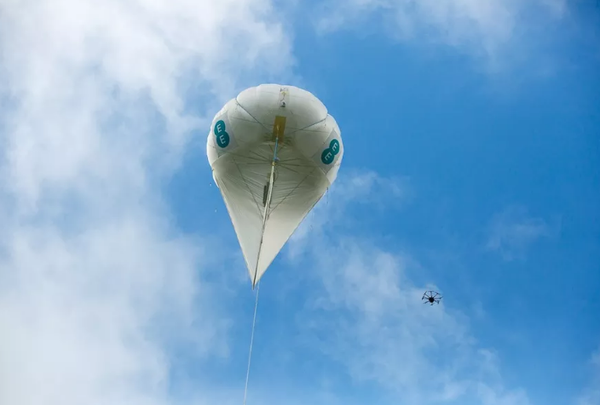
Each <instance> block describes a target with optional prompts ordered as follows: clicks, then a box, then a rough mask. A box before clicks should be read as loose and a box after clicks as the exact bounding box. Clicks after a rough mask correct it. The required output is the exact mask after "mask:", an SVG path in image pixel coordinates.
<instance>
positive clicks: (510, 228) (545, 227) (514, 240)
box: [486, 206, 558, 260]
mask: <svg viewBox="0 0 600 405" xmlns="http://www.w3.org/2000/svg"><path fill="white" fill-rule="evenodd" d="M557 230H558V228H557V226H556V225H551V224H549V223H548V222H546V221H545V220H544V219H542V218H536V217H532V216H530V215H529V214H528V212H527V210H526V209H525V208H524V207H521V206H511V207H508V208H506V209H505V210H503V211H502V212H500V213H497V214H495V215H494V217H493V218H492V219H491V221H490V224H489V226H488V238H487V242H486V249H488V250H489V251H493V252H497V253H499V254H500V255H501V256H502V257H503V258H504V259H505V260H515V259H520V258H523V257H524V255H525V253H526V251H527V248H529V247H530V246H531V245H532V244H533V243H534V242H535V241H536V240H538V239H540V238H544V237H550V236H553V235H555V234H556V232H557Z"/></svg>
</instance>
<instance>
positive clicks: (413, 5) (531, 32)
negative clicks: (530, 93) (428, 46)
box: [318, 0, 566, 70]
mask: <svg viewBox="0 0 600 405" xmlns="http://www.w3.org/2000/svg"><path fill="white" fill-rule="evenodd" d="M565 13H566V2H565V1H564V0H529V1H521V0H509V1H505V0H483V1H476V0H454V1H436V0H423V1H413V0H350V1H338V0H331V1H327V2H325V3H323V6H322V11H321V19H320V20H319V23H318V28H319V30H320V31H322V32H327V31H332V30H338V29H344V28H346V27H350V26H355V27H365V26H368V27H369V28H368V29H369V30H372V28H373V24H376V25H377V26H383V27H385V29H386V31H387V33H389V34H390V35H391V36H393V37H394V38H396V39H398V40H401V41H406V40H417V41H419V42H421V43H436V44H442V45H448V46H452V47H455V48H457V49H459V50H461V51H462V52H465V53H467V54H471V55H474V56H477V57H479V58H481V59H482V60H483V61H484V62H485V64H486V66H487V67H488V68H489V69H492V70H498V69H499V68H502V67H504V66H506V65H507V62H509V63H512V62H515V61H517V60H518V59H519V58H524V57H526V56H525V55H526V52H527V51H530V52H531V45H532V44H533V43H534V42H535V41H539V40H540V39H541V36H540V32H539V30H536V29H537V28H539V27H540V26H542V25H544V24H546V25H547V24H550V23H551V22H552V21H553V20H559V19H560V18H562V17H564V15H565ZM357 23H364V24H366V25H362V24H361V25H357ZM538 24H539V25H538ZM361 29H362V28H361ZM509 59H510V60H509ZM530 61H531V60H530Z"/></svg>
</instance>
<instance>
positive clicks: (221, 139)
mask: <svg viewBox="0 0 600 405" xmlns="http://www.w3.org/2000/svg"><path fill="white" fill-rule="evenodd" d="M213 133H214V134H215V137H216V141H217V145H219V147H221V148H226V147H227V145H229V141H230V139H229V134H228V133H227V131H226V128H225V121H223V120H219V121H217V122H216V123H215V129H214V130H213Z"/></svg>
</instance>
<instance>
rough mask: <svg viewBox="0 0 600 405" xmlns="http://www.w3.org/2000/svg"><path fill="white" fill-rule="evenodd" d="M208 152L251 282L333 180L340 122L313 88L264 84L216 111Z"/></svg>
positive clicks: (339, 148) (339, 152) (341, 150)
mask: <svg viewBox="0 0 600 405" xmlns="http://www.w3.org/2000/svg"><path fill="white" fill-rule="evenodd" d="M206 152H207V156H208V161H209V163H210V166H211V168H212V171H213V178H214V180H215V182H216V184H217V186H218V187H219V190H220V192H221V195H222V197H223V199H224V201H225V205H226V206H227V210H228V212H229V216H230V217H231V221H232V223H233V227H234V229H235V232H236V234H237V238H238V241H239V243H240V247H241V249H242V252H243V255H244V259H245V261H246V265H247V267H248V273H249V275H250V279H251V280H252V288H254V287H255V285H256V283H258V281H259V280H260V278H261V277H262V275H263V274H264V272H265V271H266V270H267V268H268V267H269V266H270V264H271V262H272V261H273V260H274V259H275V257H276V256H277V254H278V253H279V251H280V250H281V249H282V248H283V246H284V245H285V243H286V242H287V240H288V239H289V238H290V236H291V235H292V234H293V233H294V231H295V230H296V229H297V228H298V226H299V225H300V223H301V222H302V220H303V219H304V218H305V217H306V215H307V214H308V213H309V212H310V210H311V209H312V208H313V207H314V205H315V204H316V203H317V202H318V201H319V200H320V199H321V197H322V196H323V195H324V194H325V192H326V191H327V189H328V188H329V187H330V186H331V185H332V184H333V182H334V181H335V179H336V177H337V173H338V170H339V167H340V164H341V162H342V157H343V155H344V146H343V143H342V138H341V136H340V129H339V127H338V125H337V123H336V121H335V120H334V118H333V117H332V116H331V115H329V114H328V112H327V108H326V107H325V106H324V105H323V103H322V102H321V101H319V99H317V98H316V97H315V96H314V95H313V94H311V93H309V92H308V91H306V90H303V89H300V88H298V87H294V86H281V85H277V84H263V85H260V86H257V87H251V88H249V89H246V90H244V91H242V92H241V93H240V94H239V95H238V96H237V97H236V98H235V99H232V100H230V101H229V102H228V103H227V104H225V106H224V107H223V108H222V109H221V111H219V112H218V113H217V114H216V115H215V117H214V119H213V121H212V124H211V128H210V132H209V134H208V139H207V143H206Z"/></svg>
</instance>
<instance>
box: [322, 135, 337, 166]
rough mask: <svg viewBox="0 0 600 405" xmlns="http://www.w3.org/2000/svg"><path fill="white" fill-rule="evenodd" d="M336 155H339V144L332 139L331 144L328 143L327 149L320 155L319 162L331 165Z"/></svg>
mask: <svg viewBox="0 0 600 405" xmlns="http://www.w3.org/2000/svg"><path fill="white" fill-rule="evenodd" d="M338 153H340V142H339V141H338V140H337V139H332V140H331V142H329V147H328V148H326V149H325V150H323V152H322V153H321V162H323V163H324V164H326V165H330V164H332V163H333V160H334V159H335V155H337V154H338Z"/></svg>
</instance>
